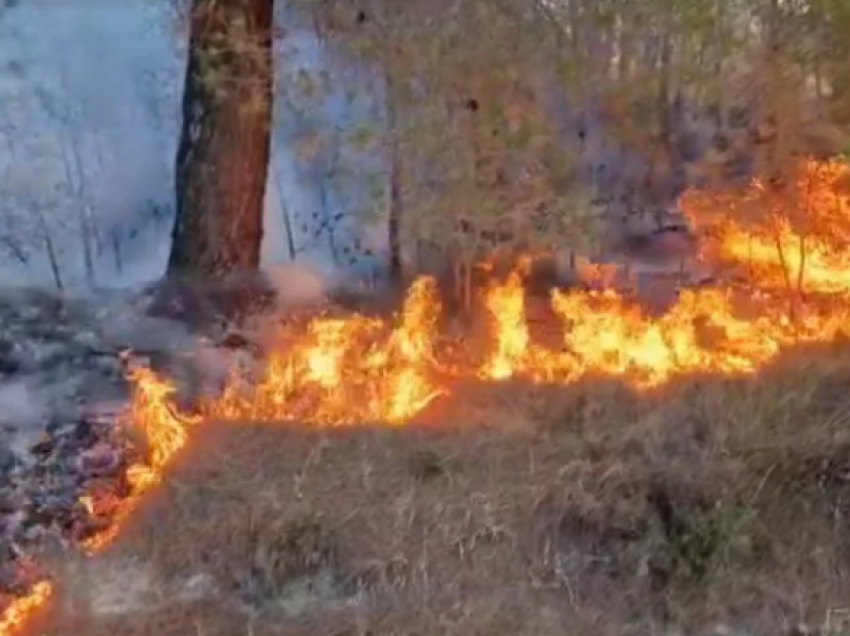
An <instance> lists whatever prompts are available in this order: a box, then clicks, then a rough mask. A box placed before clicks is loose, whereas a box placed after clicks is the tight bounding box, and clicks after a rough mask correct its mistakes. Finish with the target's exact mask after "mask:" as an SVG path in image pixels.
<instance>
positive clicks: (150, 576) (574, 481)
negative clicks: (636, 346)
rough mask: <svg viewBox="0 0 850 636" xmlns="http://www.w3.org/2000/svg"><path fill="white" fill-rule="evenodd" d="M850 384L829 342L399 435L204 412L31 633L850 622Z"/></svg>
mask: <svg viewBox="0 0 850 636" xmlns="http://www.w3.org/2000/svg"><path fill="white" fill-rule="evenodd" d="M848 383H850V347H848V346H846V345H832V346H831V347H829V348H828V349H827V348H819V349H817V348H813V349H809V350H806V351H796V352H794V353H793V354H789V355H786V356H784V357H783V358H781V359H780V360H778V361H777V362H776V363H775V364H774V365H772V366H771V367H770V368H768V369H766V370H764V371H763V372H762V373H760V374H759V375H757V376H755V377H751V378H747V379H729V378H718V377H703V378H688V379H682V380H680V381H677V382H675V383H672V384H669V385H667V386H665V387H664V388H662V389H658V390H655V391H653V392H651V393H641V394H639V393H635V392H633V391H632V390H630V389H628V388H626V387H625V386H624V385H623V384H621V383H619V382H614V381H610V380H603V379H598V378H597V379H589V380H588V381H586V382H584V383H582V384H579V385H574V386H571V387H566V388H565V387H554V388H547V387H541V386H534V387H531V386H526V385H523V384H521V383H519V382H510V383H505V384H503V385H498V386H493V385H488V386H482V385H479V384H475V383H469V384H466V385H464V386H456V387H454V391H453V396H451V397H448V398H446V399H443V400H441V401H439V402H437V403H435V404H433V405H432V406H431V408H430V409H429V410H427V411H426V412H424V413H422V414H421V415H420V417H418V418H417V420H416V421H414V422H411V423H410V425H408V426H405V427H398V428H386V427H369V426H363V427H360V428H346V429H316V428H311V427H305V426H296V425H291V424H288V425H269V424H263V425H257V424H252V423H250V422H246V423H244V424H241V425H238V426H236V425H223V424H219V423H215V422H209V423H206V424H204V425H202V426H201V427H199V428H198V429H197V430H195V431H194V433H193V439H192V442H191V443H190V444H189V446H188V448H187V449H186V451H185V452H184V453H183V454H182V455H181V456H180V457H179V458H178V459H177V460H176V461H175V462H174V463H173V464H171V466H170V468H169V471H168V473H167V474H166V475H165V476H164V480H163V483H162V484H161V485H160V486H159V487H158V488H157V489H156V490H155V491H153V492H151V493H150V494H149V495H148V497H147V498H146V499H145V500H144V502H143V504H142V505H141V507H140V508H139V509H137V510H136V511H135V513H134V516H133V518H132V519H130V520H129V523H126V524H125V525H124V530H123V532H122V534H121V535H120V536H119V537H118V539H117V540H116V541H115V542H114V543H113V544H112V545H111V546H110V548H109V549H108V550H106V551H105V552H103V553H102V554H100V555H98V556H97V557H94V558H92V559H82V558H80V559H70V560H69V559H67V558H66V559H65V560H63V561H62V562H61V563H58V564H54V565H55V566H56V568H55V569H56V571H57V572H58V574H57V576H58V578H57V591H58V593H57V594H56V596H55V601H54V603H53V607H52V608H51V610H50V611H48V612H46V613H45V615H44V616H42V617H41V618H40V619H39V620H38V622H37V624H35V625H33V626H32V629H31V634H32V635H33V636H34V635H36V634H39V635H55V636H58V635H60V634H74V636H94V635H100V634H102V635H104V636H106V635H112V634H123V635H125V636H131V635H140V636H142V635H144V636H154V635H156V636H168V635H172V634H173V635H177V634H180V635H181V636H183V635H186V634H192V635H202V636H236V635H241V634H245V635H248V634H251V635H265V634H268V635H272V634H292V635H296V634H304V635H307V634H309V635H311V636H314V635H317V634H327V635H331V634H334V635H337V634H338V635H343V634H351V635H352V636H353V635H365V634H371V635H379V634H381V635H384V634H386V635H390V634H397V635H399V636H401V635H405V636H407V635H410V636H412V635H423V636H424V635H431V634H434V635H436V634H441V635H444V634H458V635H460V634H463V635H464V636H468V635H475V634H479V635H481V636H485V635H486V636H498V635H501V634H505V635H507V634H523V635H540V636H543V635H546V636H548V635H556V634H557V635H562V634H581V635H583V636H593V635H597V634H598V635H608V634H612V635H613V634H636V635H637V634H647V635H649V634H687V635H696V634H741V635H744V634H747V635H750V634H751V635H761V634H771V635H774V634H795V633H820V634H832V635H838V634H850V527H848V523H850V522H848V513H850V391H848ZM804 625H806V626H809V627H808V628H807V629H810V630H811V631H808V632H804V631H802V630H803V627H802V626H804ZM795 630H796V631H795Z"/></svg>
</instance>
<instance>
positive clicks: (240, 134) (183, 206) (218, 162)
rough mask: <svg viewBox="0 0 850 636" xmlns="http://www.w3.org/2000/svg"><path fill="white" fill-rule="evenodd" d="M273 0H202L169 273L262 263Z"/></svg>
mask: <svg viewBox="0 0 850 636" xmlns="http://www.w3.org/2000/svg"><path fill="white" fill-rule="evenodd" d="M273 4H274V0H193V2H192V9H191V10H192V13H191V17H190V24H191V36H190V43H189V59H188V64H187V68H186V77H185V89H184V95H183V125H182V131H181V136H180V145H179V149H178V152H177V162H176V163H177V165H176V188H177V197H176V204H177V206H176V207H177V214H176V219H175V223H174V229H173V234H172V236H173V244H172V248H171V256H170V258H169V262H168V273H169V275H180V276H186V275H190V276H200V277H217V278H220V277H225V276H226V275H228V274H231V273H236V272H244V271H254V270H256V269H257V267H258V266H259V261H260V246H261V243H262V238H263V202H264V197H265V190H266V181H267V177H268V170H269V159H270V154H271V123H272V85H273V66H272V21H273Z"/></svg>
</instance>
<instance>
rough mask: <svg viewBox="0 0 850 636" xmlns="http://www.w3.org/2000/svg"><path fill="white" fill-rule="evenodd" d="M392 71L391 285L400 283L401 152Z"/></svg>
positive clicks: (389, 82) (390, 73)
mask: <svg viewBox="0 0 850 636" xmlns="http://www.w3.org/2000/svg"><path fill="white" fill-rule="evenodd" d="M394 72H395V71H394V69H392V68H388V69H387V71H386V82H385V84H386V86H385V87H384V90H386V95H387V97H386V99H387V128H388V129H389V131H388V132H389V139H390V210H389V219H388V220H387V240H388V243H389V250H390V255H389V257H390V261H389V274H390V281H391V282H392V283H399V282H401V281H402V278H403V274H404V272H403V271H402V259H401V209H402V201H401V151H400V148H399V139H398V112H397V110H398V88H397V86H396V82H395V79H394V77H393V73H394Z"/></svg>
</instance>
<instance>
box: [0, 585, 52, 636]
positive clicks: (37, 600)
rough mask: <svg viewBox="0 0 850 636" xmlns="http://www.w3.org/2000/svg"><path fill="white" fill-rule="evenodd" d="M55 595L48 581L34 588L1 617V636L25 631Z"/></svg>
mask: <svg viewBox="0 0 850 636" xmlns="http://www.w3.org/2000/svg"><path fill="white" fill-rule="evenodd" d="M52 594H53V586H52V585H50V583H48V582H47V581H40V582H38V583H36V584H35V585H34V586H33V589H32V590H31V591H30V593H29V594H27V595H26V596H23V597H21V598H19V599H17V600H16V601H15V602H14V603H12V604H11V605H10V606H9V607H8V608H7V609H6V612H5V613H4V614H3V615H2V616H0V635H2V636H7V634H14V633H16V632H17V631H18V630H20V629H23V627H24V626H25V625H27V623H28V622H29V620H30V619H31V618H32V616H33V614H35V613H36V612H37V611H38V610H39V609H40V608H41V607H43V606H44V605H45V604H46V603H47V601H48V600H50V597H51V595H52Z"/></svg>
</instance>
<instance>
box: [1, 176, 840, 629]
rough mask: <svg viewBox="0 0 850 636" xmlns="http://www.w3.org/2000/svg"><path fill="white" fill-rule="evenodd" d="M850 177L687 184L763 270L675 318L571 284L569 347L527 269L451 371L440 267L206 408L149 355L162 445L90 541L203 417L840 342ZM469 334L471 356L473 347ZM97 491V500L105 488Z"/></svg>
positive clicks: (735, 248)
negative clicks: (533, 325)
mask: <svg viewBox="0 0 850 636" xmlns="http://www.w3.org/2000/svg"><path fill="white" fill-rule="evenodd" d="M848 181H850V170H848V167H847V165H846V164H843V163H840V162H828V163H826V164H820V163H814V162H808V163H805V164H804V165H803V166H802V167H801V170H800V171H799V174H798V180H797V182H796V183H795V185H794V187H793V188H791V190H790V192H789V191H787V190H786V191H785V192H784V193H783V194H782V196H780V195H778V194H776V193H775V192H771V191H770V190H769V189H768V188H766V187H765V186H764V184H762V183H760V182H759V181H754V182H753V183H752V184H751V185H750V187H749V188H748V189H747V191H746V192H745V193H744V195H743V196H736V195H733V194H730V193H720V194H708V193H705V192H698V191H690V192H688V193H686V194H685V195H684V196H683V198H682V200H681V202H680V203H681V206H682V208H683V210H684V212H685V213H686V214H687V215H688V216H689V217H690V218H691V220H692V221H693V222H694V225H695V226H696V227H697V228H698V229H705V230H706V232H705V233H706V236H710V237H711V238H709V239H707V240H706V241H705V242H704V244H703V248H704V254H703V257H704V258H711V259H713V260H715V261H716V263H717V264H722V265H724V266H728V267H730V268H732V269H733V270H738V271H740V272H744V273H745V275H746V277H747V280H748V285H747V286H744V287H743V288H742V287H741V286H740V285H737V284H732V283H723V282H722V280H719V281H718V282H717V283H716V284H715V285H714V286H713V287H704V288H702V289H685V290H682V291H681V293H680V294H679V297H678V299H677V301H676V302H675V303H674V305H673V306H672V307H671V308H670V309H669V310H668V311H667V312H666V313H664V314H663V315H661V316H660V317H654V316H651V315H649V314H648V313H647V312H646V310H645V309H644V308H643V307H642V306H641V305H640V304H638V303H636V302H634V301H631V300H628V299H627V298H625V297H624V296H622V295H621V294H619V293H617V292H616V291H614V290H612V289H601V290H596V291H591V292H587V291H556V292H554V293H553V294H552V297H551V310H552V314H553V318H552V320H553V321H555V322H556V327H557V330H558V332H559V334H560V340H561V342H560V345H561V346H560V347H558V348H556V349H553V348H547V347H545V346H543V345H542V344H539V343H537V342H535V339H534V338H532V334H531V329H530V327H529V323H528V320H527V316H526V313H527V312H526V301H525V289H524V285H523V277H522V273H521V271H519V270H518V271H515V272H514V273H512V274H511V275H510V276H509V277H508V279H507V280H506V281H505V282H503V283H498V284H497V283H494V284H492V285H491V286H490V287H489V288H488V289H487V290H486V292H485V294H484V298H483V306H484V309H485V310H486V311H487V313H488V314H489V316H490V318H491V320H490V324H491V329H490V331H489V332H488V334H487V335H488V337H489V338H490V340H489V343H490V347H489V350H488V353H487V355H486V356H485V357H484V358H483V359H482V358H481V357H480V356H479V355H478V354H477V353H476V352H475V348H474V347H464V345H465V344H466V343H465V342H460V343H457V342H455V343H452V345H453V350H454V351H455V355H453V356H452V360H453V363H452V365H450V366H451V373H448V374H447V373H445V372H444V369H445V368H447V367H448V366H449V365H443V364H441V362H440V359H441V355H442V354H443V353H444V351H443V349H442V348H441V342H440V333H439V317H440V315H441V308H440V304H439V298H438V294H437V285H436V282H435V281H434V280H433V279H431V278H421V279H419V280H418V281H416V282H415V284H414V285H413V286H412V287H411V289H410V292H409V294H408V297H407V299H406V302H405V305H404V307H403V310H402V312H401V313H400V315H399V316H398V317H397V319H396V320H395V321H386V320H381V319H377V318H367V317H364V316H360V315H354V316H348V317H345V318H330V317H327V316H323V317H317V318H315V319H313V320H311V321H310V322H309V323H308V324H307V325H306V326H304V327H303V328H302V329H295V330H292V329H289V330H284V331H283V332H282V333H281V334H280V336H279V338H278V339H277V342H278V344H276V345H275V346H274V347H272V348H271V350H270V352H269V354H268V356H267V359H266V361H265V365H264V367H263V370H262V373H261V375H260V377H258V378H256V379H254V380H252V381H245V379H244V378H243V377H240V376H238V375H237V374H235V373H234V375H233V379H232V381H231V382H229V383H228V385H227V386H226V388H225V389H224V391H223V392H222V394H221V395H220V396H219V397H217V398H211V399H208V400H207V401H206V402H205V403H204V404H202V409H201V410H202V413H201V415H199V416H191V417H190V416H186V415H184V414H181V413H179V412H178V411H177V410H176V408H175V407H174V406H172V405H171V404H170V399H171V396H172V394H173V393H174V387H173V386H172V385H171V384H170V383H168V382H166V381H164V380H162V379H161V378H158V377H157V376H156V375H155V374H154V373H153V372H152V371H150V370H148V369H143V368H138V369H134V370H133V372H132V373H131V380H132V381H133V384H134V386H135V390H134V394H133V400H132V402H131V404H130V407H129V409H128V412H127V417H126V421H127V422H128V424H130V425H132V426H134V427H139V429H140V430H141V431H142V432H143V434H144V438H145V440H146V443H147V446H148V453H147V457H146V460H145V462H144V463H143V464H139V465H136V466H133V467H131V468H130V470H129V471H128V480H129V482H130V484H131V486H132V491H133V494H132V496H131V497H130V498H129V499H128V500H127V501H125V502H124V503H123V505H122V506H121V507H120V508H119V512H118V514H117V515H116V516H115V517H114V519H113V523H112V526H111V528H110V530H109V531H108V532H107V533H105V534H101V535H99V536H97V537H96V538H94V539H92V540H91V541H90V542H89V543H88V544H87V545H86V547H87V548H88V549H89V550H90V551H91V552H96V551H98V550H100V549H102V548H103V547H104V546H105V545H108V544H109V542H110V541H111V540H112V539H113V538H114V536H115V535H116V533H117V532H118V530H119V529H120V527H121V525H122V524H123V522H124V520H125V519H126V518H127V515H128V514H129V513H130V512H131V511H132V510H133V509H134V508H135V507H136V505H137V504H138V502H139V500H140V497H141V496H142V495H143V494H144V493H145V492H146V491H147V490H148V489H150V488H151V487H152V486H154V485H155V484H156V483H158V481H159V480H160V479H161V476H162V473H163V470H164V469H165V468H166V466H167V465H168V463H169V462H170V461H171V460H172V458H173V457H174V456H175V454H177V453H178V452H179V451H180V450H181V449H182V448H184V447H185V446H186V444H187V442H188V436H189V433H190V429H191V428H192V427H193V426H195V425H196V424H197V423H198V422H199V421H200V420H201V419H204V418H213V419H217V420H229V421H255V422H256V421H266V422H297V423H302V424H313V425H333V426H338V425H357V424H363V423H386V424H390V425H400V424H404V423H405V422H408V421H409V420H410V419H411V418H412V417H414V416H415V415H417V414H418V413H420V412H421V411H422V410H423V409H425V408H426V407H427V406H428V405H429V404H430V403H431V402H432V401H433V400H435V399H436V398H437V397H439V396H441V395H444V394H446V393H448V392H449V386H448V385H449V383H450V381H451V380H452V378H454V377H456V376H458V375H459V376H461V377H468V378H473V377H477V378H480V379H483V380H485V381H501V380H506V379H508V378H511V377H523V378H526V379H529V380H532V381H539V382H549V383H552V382H555V383H558V382H560V383H570V382H575V381H577V380H579V379H581V378H583V377H587V376H589V375H609V376H617V377H620V378H622V379H623V380H624V381H626V382H628V383H630V384H631V385H632V386H634V387H635V388H637V389H639V390H648V389H652V388H653V387H657V386H659V385H661V384H663V383H665V382H667V381H669V380H671V379H672V378H674V377H676V376H680V375H683V374H693V373H703V372H713V373H722V374H731V375H739V374H749V373H754V372H756V371H757V370H758V369H759V368H760V367H762V366H763V365H764V364H765V363H767V362H769V361H770V360H771V359H773V358H774V357H775V356H776V355H777V354H778V353H779V352H780V351H781V350H782V349H783V348H787V347H789V346H792V345H795V344H799V343H806V342H830V341H832V340H833V339H835V338H836V337H837V336H839V335H840V334H842V333H843V332H844V330H845V329H846V327H847V325H848V324H850V321H848V318H850V252H848V250H847V249H846V248H847V245H848V241H850V195H848V194H846V192H845V189H846V188H845V183H846V182H848ZM458 347H459V350H460V351H461V352H462V354H466V355H460V356H458V355H457V354H456V352H457V350H458ZM455 359H459V362H457V363H455V362H454V361H455ZM84 505H86V507H87V508H89V509H90V510H91V511H93V512H95V513H96V511H97V508H98V502H97V501H92V500H91V499H87V500H86V501H84ZM50 589H51V588H50V586H49V584H48V583H41V584H39V585H38V586H37V587H36V588H35V589H34V590H33V592H32V594H31V595H30V596H29V597H27V598H25V599H21V600H20V601H18V602H17V603H16V604H14V605H13V606H12V607H11V608H10V609H9V610H7V612H6V614H5V615H4V616H3V617H2V618H0V636H9V635H10V634H12V633H14V631H15V630H16V629H17V628H18V627H20V625H22V624H23V622H24V621H25V619H26V617H27V616H28V615H29V614H31V613H32V612H33V611H34V609H35V608H37V607H38V606H39V605H40V604H42V603H43V602H44V600H45V599H46V598H47V597H48V596H49V594H50Z"/></svg>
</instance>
